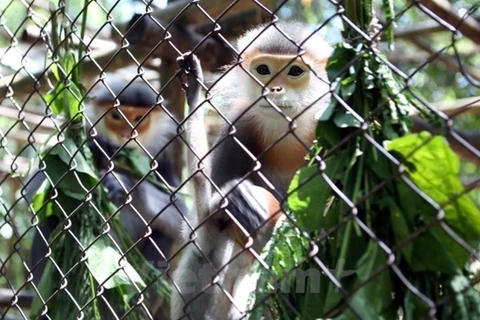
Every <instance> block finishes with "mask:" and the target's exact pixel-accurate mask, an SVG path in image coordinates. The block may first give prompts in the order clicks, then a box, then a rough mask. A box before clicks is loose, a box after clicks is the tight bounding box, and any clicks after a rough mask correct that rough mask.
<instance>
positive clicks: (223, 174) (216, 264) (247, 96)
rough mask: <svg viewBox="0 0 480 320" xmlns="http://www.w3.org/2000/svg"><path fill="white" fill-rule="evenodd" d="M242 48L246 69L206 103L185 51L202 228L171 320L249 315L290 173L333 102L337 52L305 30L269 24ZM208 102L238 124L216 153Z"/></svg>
mask: <svg viewBox="0 0 480 320" xmlns="http://www.w3.org/2000/svg"><path fill="white" fill-rule="evenodd" d="M277 27H278V28H279V29H280V30H282V31H283V32H284V33H285V34H287V37H289V38H290V39H291V40H290V39H288V38H287V37H286V36H284V35H283V34H282V32H280V31H279V29H277ZM237 45H238V52H240V53H241V59H240V61H241V62H240V63H238V64H234V65H233V67H232V68H231V69H230V70H229V71H227V73H226V74H225V75H224V76H223V77H220V80H219V81H218V83H216V84H214V86H213V88H212V96H211V100H209V99H207V100H208V102H207V101H206V100H204V99H202V97H201V85H200V83H201V82H202V80H203V78H202V70H201V66H200V63H199V61H198V59H197V58H196V57H195V56H194V55H193V54H190V53H188V54H185V55H184V56H183V57H181V58H179V61H178V62H179V65H180V67H181V68H182V69H183V70H185V73H187V74H188V81H187V85H188V87H187V88H186V95H187V101H188V105H189V109H190V114H189V116H188V118H187V122H186V141H187V142H188V145H189V147H190V152H189V154H188V158H187V160H188V164H189V171H190V174H191V175H192V181H193V186H194V195H195V205H196V206H195V207H196V218H197V220H198V221H196V224H194V226H196V228H195V229H194V230H193V231H192V232H191V235H189V236H190V239H191V241H192V243H189V244H188V246H186V248H185V252H183V255H182V258H181V260H180V263H179V266H178V268H177V269H176V271H175V273H174V282H175V284H176V285H177V288H176V289H177V290H175V289H173V292H172V298H171V315H172V319H180V318H189V319H238V318H240V317H242V316H243V315H245V312H246V311H247V310H246V309H247V307H248V306H247V305H248V297H249V294H250V292H251V291H252V289H254V288H255V283H254V282H252V277H251V276H252V275H251V270H250V269H251V266H252V263H253V262H254V260H255V256H256V254H259V253H260V251H261V250H262V248H263V247H264V246H265V244H266V242H267V241H268V239H269V238H270V236H271V232H272V230H273V226H274V224H275V222H276V220H277V219H278V218H279V216H280V215H281V213H280V212H281V208H280V207H281V206H280V202H281V201H283V200H284V199H285V197H286V196H287V189H288V186H289V183H290V181H291V179H292V178H293V175H294V174H295V172H296V171H297V170H298V169H300V168H301V167H302V166H304V165H306V162H305V156H306V154H307V153H308V148H309V147H310V146H311V144H312V143H313V141H314V139H315V128H316V125H317V120H316V118H315V115H316V113H317V112H319V111H322V110H323V109H324V108H325V107H326V106H327V105H328V102H329V99H330V96H329V84H328V82H327V76H326V71H325V66H326V63H327V59H328V57H329V56H330V54H331V51H332V49H331V47H330V46H329V45H328V44H327V43H326V42H325V41H324V40H323V38H322V37H320V36H319V35H316V34H313V35H312V32H311V31H310V30H309V28H308V27H307V26H305V25H303V24H300V23H276V25H262V26H259V27H258V28H255V29H253V30H251V31H248V32H246V33H245V34H244V35H243V36H242V37H241V38H240V39H239V40H238V43H237ZM300 47H301V48H302V49H303V50H302V51H301V50H300ZM252 75H253V76H252ZM208 97H209V96H208V93H207V98H208ZM209 101H212V105H213V106H214V107H218V108H219V109H221V111H222V112H224V113H225V116H226V118H227V119H228V121H229V122H230V123H231V124H232V125H231V124H228V123H227V122H225V123H224V124H223V125H222V127H221V129H220V133H219V137H218V140H217V143H216V144H214V145H213V146H212V149H213V151H212V152H211V155H210V154H208V151H209V148H208V145H207V140H206V135H205V127H204V119H203V108H204V107H203V106H205V105H206V104H207V103H209ZM206 177H210V178H211V180H213V182H214V183H215V185H216V187H215V186H212V185H211V183H210V182H209V181H208V179H207V178H206ZM217 187H218V188H217ZM274 195H275V196H274ZM225 198H226V199H225ZM225 200H226V201H225Z"/></svg>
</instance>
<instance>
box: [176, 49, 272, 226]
mask: <svg viewBox="0 0 480 320" xmlns="http://www.w3.org/2000/svg"><path fill="white" fill-rule="evenodd" d="M178 62H179V65H180V67H181V68H182V69H183V70H184V71H186V72H187V74H188V86H187V88H186V95H187V103H188V106H189V111H190V115H189V119H188V120H187V130H186V131H187V143H188V144H189V147H190V148H191V149H192V151H193V152H189V158H188V164H189V168H190V172H191V174H192V175H194V178H193V185H194V190H195V194H196V206H197V215H198V218H199V222H201V221H202V220H204V219H207V218H208V219H213V220H215V221H216V224H217V226H218V227H219V228H222V225H223V227H224V225H225V224H226V223H227V222H228V223H230V221H231V220H232V218H233V220H236V221H238V222H239V223H240V225H238V226H237V227H239V228H240V229H242V228H243V231H247V232H248V233H253V232H254V231H255V230H257V229H258V227H260V226H261V225H262V224H263V222H265V219H266V218H268V217H266V216H265V214H266V213H265V208H260V207H259V206H258V203H259V202H260V203H262V202H264V200H265V199H261V197H265V195H266V194H265V193H258V192H257V193H256V191H257V190H256V189H254V188H253V186H254V185H253V184H252V183H251V182H247V181H243V182H242V183H240V182H241V180H239V178H241V177H242V176H243V175H244V174H245V173H247V172H248V171H249V170H251V169H253V161H252V159H251V158H250V156H249V155H248V154H247V153H246V152H245V151H244V150H243V149H242V148H241V147H240V145H239V144H238V143H237V142H236V141H235V140H234V138H233V137H230V136H228V126H224V128H223V129H222V133H221V137H222V138H223V137H226V136H228V137H227V138H226V139H225V140H224V141H222V142H220V144H219V145H218V146H216V147H215V148H216V150H215V152H214V154H213V163H212V164H211V163H210V162H209V158H208V157H207V158H206V159H205V154H207V152H208V143H207V137H206V131H205V124H204V116H203V110H202V105H203V100H202V97H201V86H200V82H201V81H202V79H203V75H202V69H201V66H200V62H199V61H198V59H197V57H196V56H195V55H193V54H191V53H187V54H185V55H184V56H182V57H181V58H179V59H178ZM239 131H240V132H244V131H245V129H244V130H239ZM240 134H241V133H240ZM238 138H240V139H241V140H244V141H243V142H245V139H246V136H244V137H242V136H239V137H238ZM246 142H247V144H248V145H252V146H253V145H254V144H253V143H252V142H251V141H246ZM194 153H195V154H194ZM199 159H200V160H199ZM202 166H204V167H205V169H204V170H202V172H197V171H198V169H199V168H201V167H202ZM202 173H203V174H205V176H204V175H203V174H202ZM206 176H209V177H211V178H212V180H213V181H214V183H216V184H218V185H217V186H218V187H219V188H220V193H221V195H220V194H218V192H216V191H215V192H212V190H211V184H210V181H208V180H207V178H206ZM224 196H226V199H227V200H228V204H227V205H226V206H225V205H222V203H223V202H224V201H223V200H224ZM219 209H224V210H220V211H225V212H226V214H225V213H224V212H219V214H215V212H216V211H219ZM210 215H212V216H210Z"/></svg>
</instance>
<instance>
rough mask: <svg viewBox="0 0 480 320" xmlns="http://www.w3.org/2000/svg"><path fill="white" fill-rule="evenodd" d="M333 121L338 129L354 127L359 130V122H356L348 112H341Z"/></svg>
mask: <svg viewBox="0 0 480 320" xmlns="http://www.w3.org/2000/svg"><path fill="white" fill-rule="evenodd" d="M333 121H334V122H335V124H336V125H337V127H339V128H348V127H356V128H360V126H361V125H360V121H358V120H357V119H356V118H355V117H354V116H353V115H352V114H351V113H350V112H348V111H341V112H338V113H337V114H335V116H334V117H333Z"/></svg>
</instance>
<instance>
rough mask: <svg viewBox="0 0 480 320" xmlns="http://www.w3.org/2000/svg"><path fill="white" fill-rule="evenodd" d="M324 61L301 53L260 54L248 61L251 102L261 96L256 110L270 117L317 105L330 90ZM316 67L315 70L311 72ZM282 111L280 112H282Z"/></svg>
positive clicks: (287, 114)
mask: <svg viewBox="0 0 480 320" xmlns="http://www.w3.org/2000/svg"><path fill="white" fill-rule="evenodd" d="M325 62H326V61H315V60H313V59H309V57H308V55H304V56H302V57H296V56H282V55H271V54H259V55H257V56H255V57H254V58H253V59H251V60H250V61H249V62H248V69H249V71H250V72H251V73H252V74H253V75H254V76H255V77H256V78H257V79H258V80H259V81H260V83H259V82H258V81H256V80H255V79H253V78H251V77H250V81H249V86H250V88H249V89H250V90H251V91H250V92H252V93H253V95H252V97H251V98H252V102H254V101H255V100H257V99H258V98H260V97H262V98H261V99H260V100H258V102H257V103H256V104H255V106H254V108H255V109H254V112H255V113H256V114H259V115H263V116H265V117H269V118H278V117H283V115H282V113H283V114H284V115H286V116H289V117H295V116H297V115H299V114H300V113H301V112H302V111H303V110H304V109H306V108H309V109H318V107H321V106H323V105H324V102H323V101H321V100H320V101H319V99H320V98H321V97H322V95H325V93H326V92H328V88H329V86H328V84H327V82H326V81H325V80H324V79H321V77H322V76H324V75H325ZM312 70H313V72H312ZM279 111H281V113H280V112H279Z"/></svg>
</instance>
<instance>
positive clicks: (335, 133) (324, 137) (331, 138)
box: [315, 121, 342, 149]
mask: <svg viewBox="0 0 480 320" xmlns="http://www.w3.org/2000/svg"><path fill="white" fill-rule="evenodd" d="M315 136H316V138H317V141H318V144H319V145H320V146H321V147H323V148H327V149H329V148H331V147H333V146H335V145H336V144H337V143H339V142H340V140H341V138H342V133H341V130H340V128H338V127H337V126H336V125H335V124H334V123H333V122H332V121H324V122H319V123H318V125H317V129H316V131H315Z"/></svg>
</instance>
